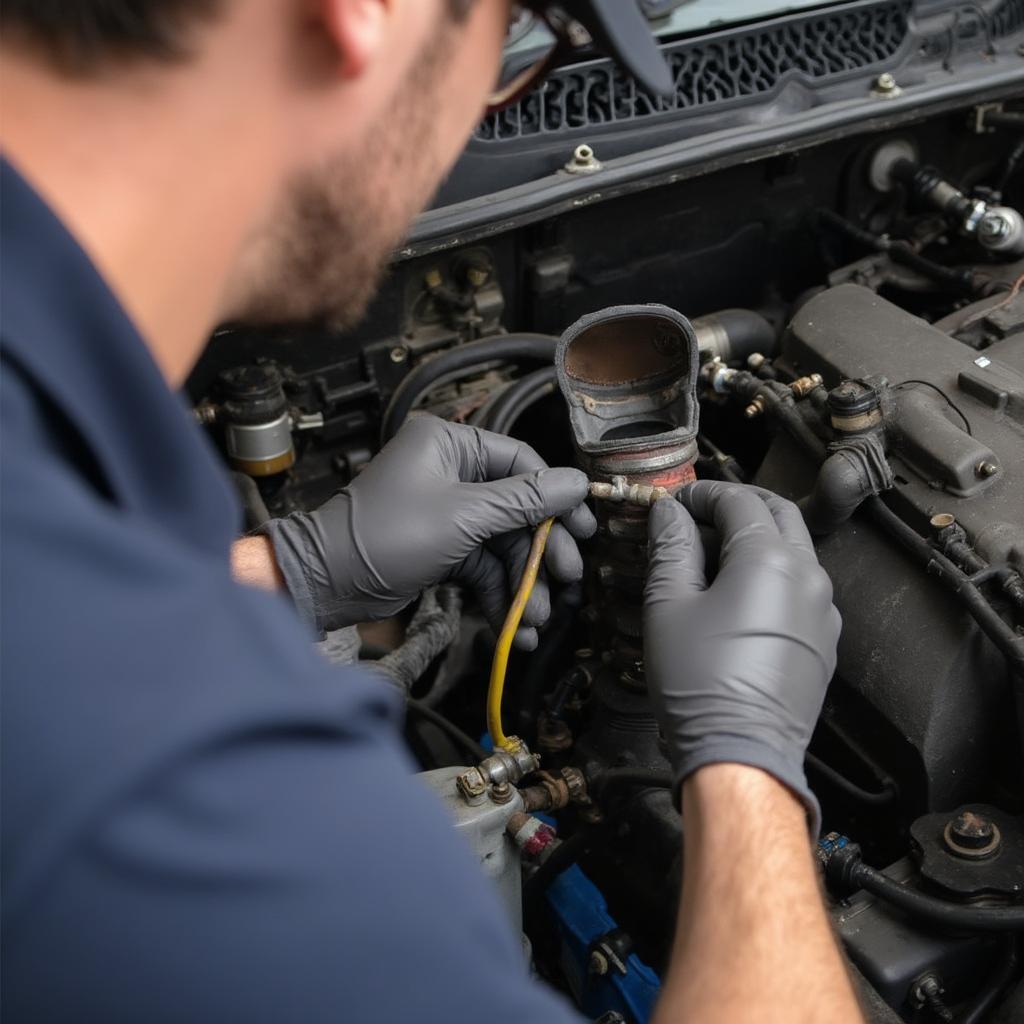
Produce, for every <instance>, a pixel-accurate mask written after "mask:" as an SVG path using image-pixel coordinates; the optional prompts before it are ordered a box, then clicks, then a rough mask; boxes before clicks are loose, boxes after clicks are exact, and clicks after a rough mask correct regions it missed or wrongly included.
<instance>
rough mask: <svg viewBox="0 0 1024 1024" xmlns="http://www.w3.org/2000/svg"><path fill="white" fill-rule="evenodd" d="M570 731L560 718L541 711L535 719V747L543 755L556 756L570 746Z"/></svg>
mask: <svg viewBox="0 0 1024 1024" xmlns="http://www.w3.org/2000/svg"><path fill="white" fill-rule="evenodd" d="M572 739H573V737H572V731H571V730H570V728H569V726H568V725H566V724H565V722H563V721H562V719H560V718H555V717H554V716H553V715H550V714H548V712H546V711H542V712H541V714H540V716H539V717H538V719H537V746H538V747H539V748H540V749H541V750H542V751H543V752H544V753H545V754H558V753H561V751H563V750H568V749H569V748H570V747H571V746H572Z"/></svg>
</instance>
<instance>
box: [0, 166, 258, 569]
mask: <svg viewBox="0 0 1024 1024" xmlns="http://www.w3.org/2000/svg"><path fill="white" fill-rule="evenodd" d="M0 262H2V267H3V272H2V274H0V310H2V313H0V316H2V319H0V335H2V344H3V349H4V355H5V358H14V359H15V360H16V361H17V362H18V363H19V364H20V366H21V368H22V369H23V370H24V371H25V372H26V373H27V374H28V375H29V376H30V377H31V378H32V379H33V382H34V383H35V384H36V386H37V387H39V388H40V390H41V391H42V392H43V393H45V394H46V395H47V396H48V397H49V398H50V400H51V401H52V402H53V403H54V404H55V405H56V406H57V408H59V409H60V411H61V412H62V413H63V415H64V416H65V417H66V419H67V420H68V421H69V422H70V424H71V425H72V426H73V427H74V429H75V430H77V431H78V433H79V434H80V436H81V438H82V440H83V441H84V443H85V444H86V445H87V447H88V448H89V450H90V451H91V453H92V455H93V457H94V458H95V460H96V462H97V464H98V465H99V467H100V469H101V471H102V472H103V473H104V475H105V477H106V480H107V483H108V485H109V488H110V491H111V493H112V494H113V496H114V500H115V502H116V503H117V505H118V506H119V507H121V508H123V509H124V510H125V511H128V512H130V513H135V514H140V515H144V516H146V517H148V518H150V519H152V520H153V521H154V523H158V524H160V525H161V526H163V527H165V528H167V529H169V530H171V531H173V532H174V533H176V534H178V535H180V536H181V537H182V539H185V540H187V541H189V542H190V543H193V544H197V545H200V546H202V547H209V548H211V549H214V550H218V551H223V549H224V548H225V547H226V545H227V544H228V543H229V542H230V539H231V537H232V536H233V534H234V531H235V527H236V525H237V523H238V511H237V501H236V500H235V498H234V495H233V493H232V490H231V487H230V484H229V482H228V480H227V478H226V475H225V473H224V472H223V469H222V468H221V466H220V464H219V462H218V459H217V457H216V455H215V453H214V451H213V450H212V447H211V445H210V444H209V442H208V440H207V438H206V437H205V436H204V435H203V432H202V430H201V428H200V427H199V426H198V425H197V424H196V423H195V422H194V420H193V418H192V416H191V414H190V412H189V410H188V409H187V408H186V407H185V405H184V403H183V402H182V400H181V398H180V396H178V395H175V394H174V393H173V392H172V391H171V390H170V389H169V388H168V385H167V383H166V381H165V380H164V378H163V376H162V375H161V373H160V371H159V369H158V368H157V365H156V363H155V362H154V360H153V357H152V355H151V354H150V352H149V349H148V348H147V346H146V344H145V342H144V341H143V340H142V338H141V336H140V335H139V333H138V331H137V330H136V329H135V327H134V325H133V324H132V322H131V321H130V319H129V318H128V316H127V314H126V313H125V311H124V309H123V308H122V307H121V305H120V303H119V302H118V301H117V299H116V298H115V296H114V294H113V293H112V292H111V290H110V288H109V287H108V286H107V284H106V282H105V281H104V280H103V278H102V277H101V276H100V274H99V272H98V271H97V269H96V267H95V266H94V265H93V264H92V262H91V261H90V259H89V257H88V256H87V255H86V254H85V252H84V251H83V250H82V248H81V247H80V246H79V244H78V243H77V242H76V241H75V239H74V238H73V237H72V236H71V235H70V233H69V232H68V231H67V229H66V228H65V227H64V225H63V224H62V223H61V222H60V221H59V220H58V218H57V217H56V216H55V215H54V213H53V212H52V211H51V210H50V208H49V207H48V206H47V205H46V204H45V203H44V202H43V200H42V199H41V198H40V197H39V196H38V195H37V194H36V192H35V191H34V190H33V189H32V188H31V186H30V185H29V184H28V183H27V182H26V181H25V179H24V178H23V177H22V176H21V175H20V174H19V173H18V172H17V171H16V170H15V169H14V168H13V167H12V166H11V164H10V163H9V162H8V161H7V160H6V159H3V160H0Z"/></svg>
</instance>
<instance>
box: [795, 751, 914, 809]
mask: <svg viewBox="0 0 1024 1024" xmlns="http://www.w3.org/2000/svg"><path fill="white" fill-rule="evenodd" d="M804 760H805V761H806V762H807V764H808V765H809V766H810V767H811V768H813V769H814V771H816V772H817V773H818V774H819V775H820V776H821V777H822V778H824V779H828V781H829V782H831V783H832V785H833V786H835V787H836V788H837V789H841V790H842V791H843V792H844V793H846V795H847V796H849V797H852V798H853V799H854V800H856V801H857V802H858V803H862V804H868V805H869V806H874V807H884V806H885V805H886V804H891V803H892V802H893V800H895V799H896V789H895V787H894V786H893V785H892V784H891V783H889V784H887V785H885V786H884V787H883V788H882V789H881V790H878V791H877V792H876V791H872V790H870V789H862V788H861V787H860V786H858V785H857V784H856V783H855V782H851V781H850V779H848V778H847V777H846V776H845V775H843V774H841V773H840V772H837V771H836V770H835V768H833V767H832V766H831V765H830V764H826V763H825V762H824V761H822V760H821V758H820V757H816V756H815V755H814V754H811V753H807V754H805V755H804Z"/></svg>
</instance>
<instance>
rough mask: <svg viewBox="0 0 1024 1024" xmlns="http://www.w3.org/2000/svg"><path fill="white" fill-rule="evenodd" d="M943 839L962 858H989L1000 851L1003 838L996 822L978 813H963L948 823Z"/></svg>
mask: <svg viewBox="0 0 1024 1024" xmlns="http://www.w3.org/2000/svg"><path fill="white" fill-rule="evenodd" d="M942 838H943V839H944V840H945V842H946V846H947V847H948V848H949V850H950V851H951V852H952V853H955V854H957V855H958V856H960V857H974V858H978V857H987V856H988V855H989V854H991V853H995V851H996V850H997V849H999V844H1000V842H1001V841H1002V836H1001V835H1000V833H999V828H998V826H997V825H996V824H995V822H993V821H991V820H990V819H988V818H986V817H985V816H984V815H982V814H978V813H977V812H976V811H971V810H967V811H961V812H960V813H959V814H958V815H957V816H956V817H955V818H952V819H950V820H949V821H948V822H947V823H946V827H945V829H944V830H943V832H942Z"/></svg>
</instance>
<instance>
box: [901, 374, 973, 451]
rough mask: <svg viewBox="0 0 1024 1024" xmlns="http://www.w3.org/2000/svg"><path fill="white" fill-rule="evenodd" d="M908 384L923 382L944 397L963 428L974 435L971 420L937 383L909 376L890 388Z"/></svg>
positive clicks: (903, 386)
mask: <svg viewBox="0 0 1024 1024" xmlns="http://www.w3.org/2000/svg"><path fill="white" fill-rule="evenodd" d="M908 384H923V385H924V386H925V387H926V388H931V389H932V391H937V392H938V393H939V394H940V395H941V396H942V398H943V399H944V401H945V403H946V405H948V406H949V407H950V409H952V410H953V412H955V413H956V414H957V416H959V417H960V419H961V420H963V423H964V429H965V430H966V431H967V433H968V435H969V436H970V437H974V431H973V430H971V421H970V420H969V419H968V418H967V417H966V416H965V415H964V414H963V412H962V411H961V410H960V408H959V407H958V406H957V405H955V404H954V402H953V399H952V398H950V397H949V395H947V394H946V392H945V391H943V390H942V388H940V387H939V386H938V384H932V382H931V381H927V380H915V379H913V378H911V379H910V380H904V381H900V383H899V384H893V386H892V390H893V391H896V390H898V389H899V388H905V387H906V386H907V385H908Z"/></svg>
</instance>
